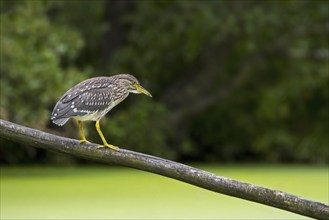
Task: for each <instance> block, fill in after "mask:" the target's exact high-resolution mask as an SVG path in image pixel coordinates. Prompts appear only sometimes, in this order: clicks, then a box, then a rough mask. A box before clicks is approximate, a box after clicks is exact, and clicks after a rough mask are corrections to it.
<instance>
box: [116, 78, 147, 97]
mask: <svg viewBox="0 0 329 220" xmlns="http://www.w3.org/2000/svg"><path fill="white" fill-rule="evenodd" d="M118 76H119V80H120V84H122V85H123V86H124V87H125V88H126V89H127V90H128V92H131V93H136V94H144V95H147V96H149V97H152V95H151V93H150V92H149V91H147V90H146V89H144V87H143V86H141V84H140V83H139V81H138V80H137V79H136V77H134V76H132V75H130V74H121V75H118Z"/></svg>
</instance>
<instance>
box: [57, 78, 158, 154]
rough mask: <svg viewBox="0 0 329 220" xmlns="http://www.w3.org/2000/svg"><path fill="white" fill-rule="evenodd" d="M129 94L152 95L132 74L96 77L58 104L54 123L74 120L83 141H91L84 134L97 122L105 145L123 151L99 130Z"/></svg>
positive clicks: (69, 91) (72, 90) (86, 81)
mask: <svg viewBox="0 0 329 220" xmlns="http://www.w3.org/2000/svg"><path fill="white" fill-rule="evenodd" d="M129 93H138V94H140V93H143V94H145V95H147V96H149V97H152V95H151V94H150V93H149V92H148V91H147V90H146V89H144V88H143V87H142V86H141V85H140V83H139V82H138V80H137V79H136V78H135V77H134V76H132V75H129V74H119V75H115V76H111V77H95V78H91V79H87V80H85V81H82V82H80V83H79V84H77V85H75V86H74V87H72V88H71V89H69V90H68V91H67V92H66V93H65V94H64V95H63V96H62V97H61V99H60V100H59V101H58V102H57V103H56V105H55V107H54V110H53V112H52V114H51V120H52V121H53V123H55V124H57V125H59V126H62V125H64V124H65V123H66V122H67V121H68V120H69V119H70V118H75V119H77V120H78V124H79V129H80V134H81V141H80V143H84V142H89V141H87V139H86V137H85V134H84V131H83V121H96V123H95V127H96V130H97V132H98V134H99V136H100V137H101V139H102V141H103V144H104V145H101V146H99V148H100V147H108V148H111V149H114V150H118V149H119V148H118V147H116V146H113V145H111V144H108V143H107V141H106V139H105V137H104V135H103V133H102V131H101V129H100V126H99V121H100V120H101V118H102V117H103V116H104V115H106V113H108V112H109V111H110V110H111V109H112V108H113V107H115V106H116V105H118V104H119V103H120V102H122V101H123V100H124V99H125V98H127V96H128V95H129Z"/></svg>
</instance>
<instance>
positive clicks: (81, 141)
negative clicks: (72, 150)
mask: <svg viewBox="0 0 329 220" xmlns="http://www.w3.org/2000/svg"><path fill="white" fill-rule="evenodd" d="M83 143H90V141H88V140H87V139H82V140H80V144H83Z"/></svg>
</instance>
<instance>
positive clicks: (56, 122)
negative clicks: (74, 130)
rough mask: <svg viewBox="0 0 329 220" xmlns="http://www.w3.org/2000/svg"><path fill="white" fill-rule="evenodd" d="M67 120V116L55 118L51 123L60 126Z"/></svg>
mask: <svg viewBox="0 0 329 220" xmlns="http://www.w3.org/2000/svg"><path fill="white" fill-rule="evenodd" d="M68 120H69V118H56V119H53V123H54V124H56V125H58V126H62V125H64V124H65V123H66V122H67V121H68Z"/></svg>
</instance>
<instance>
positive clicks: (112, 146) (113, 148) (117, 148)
mask: <svg viewBox="0 0 329 220" xmlns="http://www.w3.org/2000/svg"><path fill="white" fill-rule="evenodd" d="M103 147H107V148H110V149H112V150H119V149H120V148H119V147H117V146H114V145H111V144H104V145H99V146H98V147H97V149H100V148H103Z"/></svg>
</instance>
